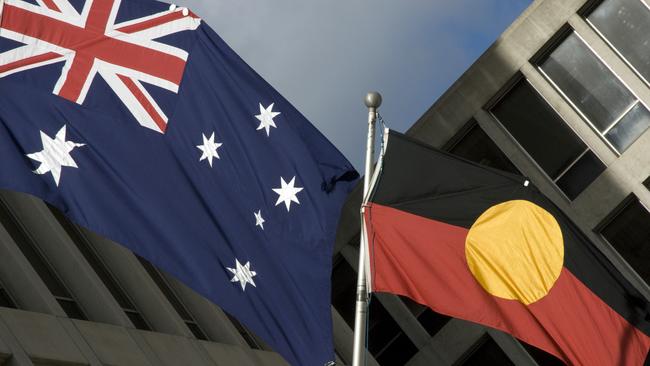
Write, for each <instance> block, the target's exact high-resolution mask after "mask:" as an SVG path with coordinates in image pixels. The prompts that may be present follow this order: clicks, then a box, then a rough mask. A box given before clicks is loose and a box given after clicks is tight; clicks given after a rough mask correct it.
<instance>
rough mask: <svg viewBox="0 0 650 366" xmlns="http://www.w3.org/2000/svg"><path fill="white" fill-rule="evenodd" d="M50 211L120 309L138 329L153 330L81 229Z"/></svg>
mask: <svg viewBox="0 0 650 366" xmlns="http://www.w3.org/2000/svg"><path fill="white" fill-rule="evenodd" d="M49 208H50V211H51V212H52V214H53V215H54V217H56V219H57V221H58V222H59V224H60V225H61V226H62V227H63V229H64V230H65V231H66V232H67V233H68V236H70V239H72V242H73V243H74V244H75V245H76V246H77V249H79V252H81V254H82V255H83V256H84V258H85V259H86V261H87V262H88V264H90V266H91V267H92V268H93V270H94V271H95V273H96V274H97V276H98V277H99V278H100V279H101V280H102V282H103V283H104V285H105V286H106V288H107V289H108V291H109V292H110V293H111V295H113V298H115V300H116V301H117V303H118V304H119V305H120V307H121V308H122V309H123V310H124V312H125V313H126V315H127V316H128V317H129V318H130V319H131V320H133V319H136V322H133V325H134V326H135V327H136V328H138V329H143V330H151V328H150V327H149V326H148V325H147V324H146V321H145V320H144V318H142V316H141V315H140V314H137V311H136V308H135V306H134V305H133V303H132V302H131V300H130V299H129V297H128V296H127V295H126V293H125V292H124V290H122V287H121V286H120V285H119V284H118V283H117V280H116V279H115V277H114V276H113V274H112V273H111V272H110V271H109V270H108V267H107V266H106V265H105V264H104V262H103V261H102V260H101V259H100V258H99V256H98V255H97V253H95V250H94V249H93V248H91V246H90V244H89V243H88V241H87V239H86V237H85V236H84V235H83V234H82V233H81V231H80V229H79V228H78V227H77V226H75V225H74V224H73V223H72V222H71V221H70V220H68V218H67V217H65V216H64V215H63V214H62V213H61V212H60V211H59V210H58V209H56V208H55V207H52V206H49Z"/></svg>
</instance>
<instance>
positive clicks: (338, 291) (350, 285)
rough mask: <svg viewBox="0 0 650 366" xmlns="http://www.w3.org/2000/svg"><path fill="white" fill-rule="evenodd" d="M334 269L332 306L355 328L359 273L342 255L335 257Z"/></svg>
mask: <svg viewBox="0 0 650 366" xmlns="http://www.w3.org/2000/svg"><path fill="white" fill-rule="evenodd" d="M333 263H334V265H333V267H332V305H333V306H334V308H335V309H336V311H338V312H339V314H340V315H341V317H342V318H343V320H345V322H346V323H347V324H348V326H349V327H350V328H354V307H355V301H356V298H357V296H356V294H357V272H356V271H355V270H354V268H352V266H350V264H348V262H347V261H346V260H345V258H343V256H342V255H341V254H337V255H336V256H335V257H334V261H333Z"/></svg>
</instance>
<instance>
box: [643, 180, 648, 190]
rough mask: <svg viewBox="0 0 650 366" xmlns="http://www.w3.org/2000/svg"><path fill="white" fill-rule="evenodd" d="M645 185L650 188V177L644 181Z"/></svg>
mask: <svg viewBox="0 0 650 366" xmlns="http://www.w3.org/2000/svg"><path fill="white" fill-rule="evenodd" d="M643 185H644V186H645V187H646V188H648V189H650V177H648V178H646V180H645V181H644V182H643Z"/></svg>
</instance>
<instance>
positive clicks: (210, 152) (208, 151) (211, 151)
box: [196, 132, 223, 167]
mask: <svg viewBox="0 0 650 366" xmlns="http://www.w3.org/2000/svg"><path fill="white" fill-rule="evenodd" d="M201 135H203V145H196V147H197V148H198V149H199V150H201V151H202V152H203V155H201V158H200V159H199V161H203V160H205V159H208V163H209V164H210V167H212V158H217V159H221V158H220V157H219V153H218V152H217V149H218V148H219V147H221V145H223V144H222V143H219V142H215V141H214V132H212V135H210V138H207V137H205V134H204V133H202V134H201Z"/></svg>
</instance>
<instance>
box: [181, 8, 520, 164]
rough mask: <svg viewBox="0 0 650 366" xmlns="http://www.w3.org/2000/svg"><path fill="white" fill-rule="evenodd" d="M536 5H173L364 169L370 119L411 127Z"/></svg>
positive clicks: (396, 127) (391, 125) (397, 127)
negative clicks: (375, 105) (375, 95)
mask: <svg viewBox="0 0 650 366" xmlns="http://www.w3.org/2000/svg"><path fill="white" fill-rule="evenodd" d="M531 2H532V1H531V0H347V1H344V0H328V1H325V0H321V1H314V0H177V2H176V4H177V5H179V6H185V7H188V8H190V9H191V10H192V11H194V12H195V13H197V14H198V15H199V16H200V17H201V18H202V19H203V20H205V21H206V22H207V23H208V24H209V25H210V26H211V27H212V28H213V29H214V30H215V31H216V32H217V33H219V35H220V36H221V37H222V38H223V39H224V40H225V41H226V42H227V43H228V44H229V45H230V47H232V48H233V49H234V50H235V52H237V53H238V54H239V55H240V56H241V57H242V58H243V59H244V60H245V61H246V62H247V63H248V64H249V65H250V66H251V67H253V69H255V70H256V71H257V72H258V73H259V74H260V75H262V77H264V79H266V81H268V82H269V83H270V84H271V85H273V86H274V87H275V89H277V90H278V91H279V92H280V93H281V94H282V95H283V96H284V97H285V98H286V99H288V100H289V101H290V102H291V103H292V104H293V105H294V106H295V107H296V108H297V109H298V110H299V111H301V112H302V113H303V114H304V115H305V116H306V117H307V118H308V119H309V120H310V121H311V122H312V123H313V124H314V125H315V126H316V127H317V128H318V129H319V130H320V131H321V132H322V133H323V134H324V135H325V136H326V137H327V138H328V139H329V140H330V141H332V143H334V145H336V147H338V149H339V150H340V151H341V152H342V153H343V154H344V155H345V156H346V157H347V158H348V159H349V160H350V162H351V163H352V164H353V165H354V166H355V167H356V168H357V170H359V171H363V166H364V154H365V148H366V147H365V142H366V128H367V113H368V110H367V108H366V107H365V105H364V104H363V99H364V97H365V95H366V93H367V92H368V91H372V90H376V91H379V92H380V93H381V94H382V96H383V103H382V105H381V107H380V109H379V113H380V115H381V116H382V117H383V119H384V120H385V121H386V122H387V124H388V125H389V127H391V128H392V129H394V130H397V131H400V132H403V131H406V130H407V129H408V128H409V127H410V126H411V125H412V124H413V123H414V122H415V121H416V120H417V119H418V118H419V117H420V116H421V115H422V114H423V113H424V112H425V111H426V110H427V109H428V108H429V107H430V106H431V105H432V104H433V103H434V102H435V101H436V99H438V97H439V96H440V95H442V93H444V92H445V90H447V88H449V86H451V85H452V83H453V82H454V81H455V80H456V79H458V77H460V76H461V75H462V73H463V72H464V71H465V70H467V68H468V67H469V66H470V65H471V64H472V63H473V62H474V61H475V60H476V59H477V58H478V57H479V56H480V55H481V54H482V53H483V52H484V51H485V50H486V49H487V48H488V47H489V46H490V45H491V44H492V43H493V42H494V41H495V40H496V39H497V38H498V37H499V35H500V34H501V33H502V32H503V31H504V30H505V29H506V28H507V27H508V26H509V25H510V24H511V23H512V22H513V21H514V20H515V19H516V18H517V16H519V14H521V12H523V11H524V10H525V9H526V7H528V5H530V3H531Z"/></svg>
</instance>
